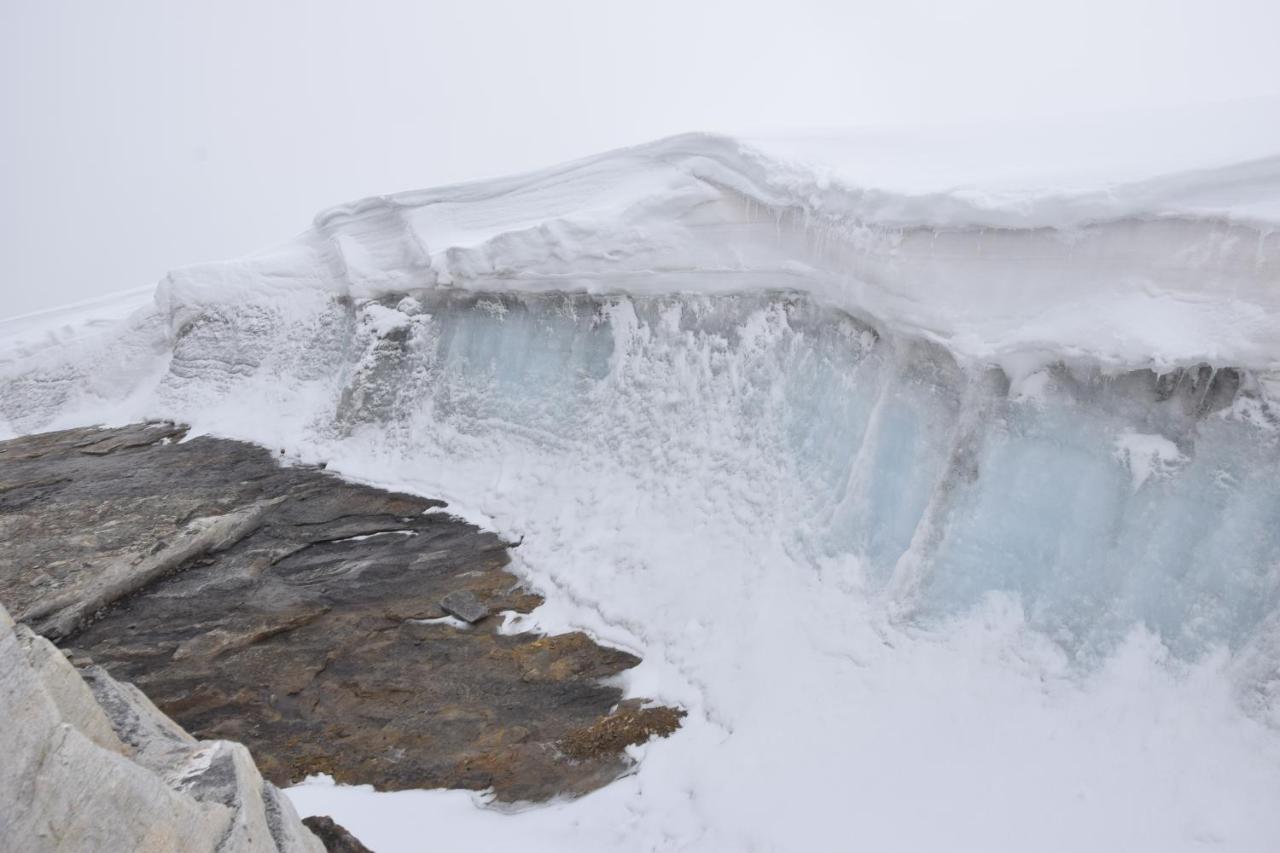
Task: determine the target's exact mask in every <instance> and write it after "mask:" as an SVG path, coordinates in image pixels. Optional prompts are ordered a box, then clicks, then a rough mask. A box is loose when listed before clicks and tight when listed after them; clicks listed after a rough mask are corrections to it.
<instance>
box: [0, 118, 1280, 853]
mask: <svg viewBox="0 0 1280 853" xmlns="http://www.w3.org/2000/svg"><path fill="white" fill-rule="evenodd" d="M1277 106H1280V105H1277V104H1276V102H1274V101H1264V102H1256V101H1255V102H1245V103H1241V104H1235V105H1229V106H1226V107H1221V108H1216V109H1215V110H1213V111H1210V113H1209V114H1208V116H1207V117H1202V118H1201V119H1200V120H1197V121H1192V120H1191V119H1189V118H1187V117H1186V116H1174V117H1167V116H1166V117H1163V118H1159V119H1153V118H1150V117H1146V118H1141V119H1139V118H1131V119H1128V120H1124V121H1122V120H1119V119H1116V120H1113V121H1112V122H1111V123H1109V124H1108V123H1105V122H1093V123H1082V124H1076V125H1072V126H1069V127H1065V126H1064V127H1058V128H1038V129H1024V130H1018V131H1013V130H1009V129H994V130H993V129H991V128H987V129H985V130H981V131H980V130H978V129H971V130H947V131H941V130H939V131H930V132H923V131H917V132H915V133H914V134H908V135H902V134H898V135H894V134H889V133H872V132H863V133H856V134H847V135H842V136H840V137H839V138H836V137H832V136H830V135H827V136H822V137H816V136H811V137H806V138H796V137H789V138H786V139H770V140H748V141H744V140H737V139H730V138H725V137H715V136H706V135H691V136H682V137H676V138H673V139H668V140H662V141H659V142H655V143H651V144H649V145H644V146H639V147H636V148H632V149H626V150H622V151H616V152H611V153H608V154H604V155H600V156H599V157H595V158H590V159H588V160H584V161H579V162H575V163H571V164H567V165H564V166H561V167H557V168H553V169H548V170H545V171H542V172H538V173H535V174H531V175H524V176H518V177H514V178H508V179H502V180H496V181H490V182H485V183H482V184H471V185H462V186H455V187H446V188H442V189H438V190H428V191H422V192H415V193H406V194H402V195H397V196H392V197H384V198H376V199H369V200H366V201H363V202H358V203H355V204H352V205H348V206H345V207H342V208H337V209H334V210H331V211H327V212H325V213H322V214H321V215H320V216H318V217H317V219H316V223H315V225H314V227H313V228H312V229H310V230H309V231H307V232H306V233H304V234H303V235H301V236H300V237H299V238H297V239H295V240H293V241H291V242H289V243H286V244H284V245H282V246H281V247H278V248H276V249H273V250H270V251H266V252H263V253H261V254H259V255H255V256H251V257H249V258H245V259H242V260H240V261H234V262H227V263H223V264H211V265H203V266H199V267H191V268H187V269H184V270H179V271H176V272H174V273H172V274H171V275H170V276H169V277H168V278H167V279H166V281H165V282H163V283H162V284H161V286H160V288H159V289H158V290H157V292H156V296H155V300H154V303H153V304H151V305H149V306H145V307H143V308H141V309H139V310H138V311H137V312H135V313H133V314H132V315H130V316H129V317H127V318H124V319H119V320H117V321H115V322H114V323H113V322H109V321H108V320H106V319H104V318H105V317H108V316H109V315H111V314H112V313H117V315H118V310H117V309H115V308H111V307H110V306H105V307H104V306H97V307H96V308H93V307H92V306H91V308H92V310H90V309H81V315H79V316H81V317H83V318H87V319H92V320H93V321H94V322H93V323H82V324H81V325H80V326H79V327H78V331H77V329H76V328H70V329H62V331H60V332H58V333H57V334H56V335H53V336H50V335H49V334H48V333H47V331H43V330H46V329H48V328H58V327H59V323H57V322H53V321H51V320H50V319H49V318H48V317H46V318H44V319H42V320H41V321H40V322H41V323H43V324H44V325H43V326H41V327H39V328H37V327H36V326H35V325H31V324H28V325H27V326H23V324H22V323H17V324H16V325H13V328H12V329H10V331H13V330H17V331H16V332H15V333H14V335H13V336H12V337H9V338H7V339H6V340H5V341H4V342H3V344H0V377H3V385H2V386H0V417H3V419H4V420H3V421H0V424H3V423H6V422H7V424H8V429H9V430H10V431H12V432H27V431H32V430H36V429H45V428H54V427H57V426H60V425H70V424H82V423H86V422H97V421H126V420H132V419H136V418H139V417H145V416H152V417H170V418H177V419H181V420H184V421H187V422H189V423H191V424H193V426H194V427H195V428H196V430H207V431H212V432H218V433H221V434H225V435H229V436H234V437H237V438H245V439H250V440H256V441H260V442H263V443H265V444H268V445H269V446H272V447H276V446H278V447H282V448H286V449H287V450H289V451H290V452H291V453H292V454H293V455H294V456H295V457H297V458H302V459H309V460H318V459H324V460H326V461H327V462H328V463H329V465H330V468H331V469H336V470H338V471H340V472H342V473H344V474H346V475H348V476H352V477H355V478H359V479H364V480H369V481H372V482H376V483H379V484H385V485H389V486H394V487H397V488H410V489H414V490H417V491H421V492H423V493H426V494H429V495H432V496H442V497H445V498H447V499H450V500H451V501H453V502H454V508H455V509H456V510H457V511H459V512H461V513H463V514H465V515H467V516H468V517H470V518H472V519H474V520H478V521H480V522H482V523H485V524H487V525H490V526H492V527H494V528H496V529H498V530H500V531H502V532H503V533H504V534H506V535H508V536H511V537H523V544H522V545H521V546H520V548H519V550H518V555H519V557H518V563H517V568H518V569H519V570H520V571H522V572H523V573H524V574H525V576H526V577H528V578H529V580H530V582H531V583H532V584H533V585H534V586H536V587H537V588H538V589H539V590H541V591H543V592H544V593H545V594H546V595H547V599H548V601H547V604H546V605H545V606H544V607H543V608H541V609H540V610H539V611H537V613H535V614H534V616H533V617H532V618H531V619H530V620H528V623H529V624H530V625H531V626H536V627H540V628H543V629H546V630H560V629H564V628H567V627H581V628H585V629H587V630H589V631H591V632H593V633H594V634H595V635H597V636H598V637H600V638H602V639H603V640H604V641H607V642H612V643H616V644H618V645H621V646H624V647H626V648H629V649H633V650H635V651H636V652H637V653H639V654H641V655H642V656H643V657H644V663H643V664H642V665H641V666H640V667H639V668H638V669H637V670H635V671H634V672H633V673H631V674H630V676H629V682H628V687H629V689H630V690H631V691H632V692H633V693H634V694H635V695H644V696H650V697H653V698H655V699H660V700H664V701H668V702H678V703H681V704H682V705H683V706H684V707H686V708H688V709H689V712H690V713H689V717H688V718H687V721H686V725H685V727H684V728H683V729H682V730H681V731H680V732H679V733H677V734H676V735H675V736H674V737H672V738H670V739H668V740H664V741H659V742H655V743H652V744H649V745H647V746H645V747H642V748H640V749H638V750H637V754H638V755H639V756H640V757H641V761H640V763H639V766H638V769H637V771H636V773H635V774H634V775H632V776H630V777H628V778H626V779H623V780H621V781H619V782H617V783H615V784H613V785H611V786H609V787H607V788H605V789H604V790H602V791H599V792H597V793H595V794H592V795H590V796H588V797H584V798H582V799H580V800H577V801H573V802H566V803H556V804H552V805H548V806H542V807H537V808H530V809H526V810H521V811H518V812H516V813H500V812H497V811H495V810H492V809H486V808H478V807H476V805H475V804H474V802H473V799H472V797H471V795H468V794H463V793H458V792H407V793H400V794H375V793H371V792H369V791H367V790H363V789H358V788H339V787H333V786H330V785H325V784H322V783H315V784H308V785H303V786H300V787H298V788H295V789H294V790H293V791H292V792H291V794H292V796H293V797H294V799H295V801H296V802H297V803H298V805H299V807H300V809H301V810H303V811H304V812H306V811H316V812H323V813H330V814H332V815H333V816H334V817H335V818H336V819H338V820H339V821H340V822H341V823H343V824H345V825H347V826H348V827H349V828H351V829H352V830H353V831H354V832H355V833H356V834H357V835H358V836H360V837H361V838H363V839H364V840H365V841H366V842H367V843H369V844H370V846H372V847H374V848H375V849H378V850H380V851H392V850H418V849H425V848H427V847H439V846H443V845H445V844H449V843H453V842H456V843H466V844H467V845H468V846H470V847H472V848H476V849H527V850H542V849H546V850H571V849H583V850H601V849H620V850H628V849H634V850H710V851H720V850H813V849H819V850H824V849H843V848H844V847H855V846H862V847H867V848H870V849H878V850H1027V849H1035V850H1081V849H1089V850H1135V849H1144V850H1161V851H1167V850H1179V849H1200V848H1202V847H1205V846H1208V847H1217V848H1218V849H1228V850H1270V849H1276V848H1277V847H1278V846H1280V810H1276V809H1275V808H1274V801H1275V793H1276V792H1277V791H1280V736H1278V735H1280V733H1278V732H1277V730H1276V726H1277V725H1278V724H1280V607H1278V606H1277V605H1278V604H1280V526H1277V525H1276V520H1277V518H1278V517H1280V477H1277V474H1280V455H1278V454H1280V447H1278V444H1277V441H1278V440H1280V439H1278V435H1277V425H1278V424H1280V420H1278V419H1277V412H1276V410H1275V403H1274V402H1273V401H1274V400H1275V397H1276V391H1277V389H1280V386H1278V385H1277V384H1276V383H1277V378H1278V377H1280V373H1278V372H1277V371H1280V234H1278V233H1277V232H1276V230H1275V226H1276V225H1277V224H1280V109H1278V108H1277ZM1126 121H1127V124H1128V126H1127V127H1126V126H1125V124H1126ZM1174 130H1178V131H1179V132H1177V133H1175V132H1173V131H1174ZM984 134H985V135H986V137H989V138H984V136H983V135H984ZM1068 167H1070V168H1068ZM123 305H124V303H121V307H123ZM63 325H65V324H63ZM6 328H7V329H8V328H9V327H6ZM23 329H26V330H27V331H25V332H24V331H22V330H23ZM17 332H22V333H21V334H17Z"/></svg>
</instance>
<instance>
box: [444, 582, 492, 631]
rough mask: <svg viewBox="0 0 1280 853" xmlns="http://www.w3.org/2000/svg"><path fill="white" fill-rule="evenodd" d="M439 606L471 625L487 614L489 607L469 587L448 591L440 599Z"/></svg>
mask: <svg viewBox="0 0 1280 853" xmlns="http://www.w3.org/2000/svg"><path fill="white" fill-rule="evenodd" d="M440 606H441V607H442V608H443V609H444V611H445V612H446V613H448V614H450V615H451V616H457V617H458V618H459V619H461V620H462V621H463V622H470V623H471V624H473V625H474V624H475V623H476V622H479V621H480V620H481V619H483V618H484V617H486V616H488V615H489V607H488V606H487V605H486V604H485V603H484V602H483V601H481V600H480V599H478V598H476V594H475V593H474V592H472V591H471V590H469V589H461V590H458V591H457V592H451V593H449V594H448V595H446V596H445V597H444V598H442V599H440Z"/></svg>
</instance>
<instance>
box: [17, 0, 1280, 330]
mask: <svg viewBox="0 0 1280 853" xmlns="http://www.w3.org/2000/svg"><path fill="white" fill-rule="evenodd" d="M1277 33H1280V3H1277V2H1274V0H1218V2H1210V1H1209V0H1205V2H1178V0H1072V2H1057V3H1043V2H1034V0H967V2H944V0H939V2H920V0H906V1H905V2H904V0H893V1H892V2H889V1H888V0H876V2H860V0H859V2H818V0H788V2H779V3H754V2H749V0H736V2H718V0H715V1H714V2H696V0H683V2H668V0H646V1H645V2H627V3H615V2H607V0H594V2H592V1H591V0H585V1H584V2H567V0H554V1H552V0H527V1H526V2H520V0H465V2H462V1H461V0H460V2H422V3H412V2H408V0H394V1H393V2H361V3H354V2H316V0H305V1H304V0H288V2H285V0H254V2H245V1H244V0H219V2H217V3H198V4H197V3H191V2H182V3H176V2H170V0H130V2H118V3H105V2H95V0H82V2H70V1H69V0H30V2H26V0H0V106H3V121H2V122H0V158H2V159H0V163H2V165H0V234H2V236H0V240H2V241H3V246H2V247H0V248H2V249H3V253H4V254H3V257H4V259H5V263H4V264H3V265H2V266H0V276H2V278H0V296H2V297H3V299H2V300H0V317H8V316H13V315H17V314H22V313H26V312H29V311H35V310H39V309H42V308H47V307H52V306H55V305H59V304H63V303H67V302H72V301H77V300H82V299H86V298H91V297H94V296H97V295H101V294H106V293H110V292H112V291H117V290H122V289H127V288H133V287H139V286H143V285H151V284H154V283H155V282H156V281H157V280H158V279H159V278H160V277H161V276H162V275H163V274H164V273H165V271H166V270H168V269H171V268H173V267H176V266H181V265H184V264H188V263H194V262H197V261H205V260H216V259H219V258H225V257H232V256H235V255H238V254H242V253H245V252H248V251H251V250H253V249H255V248H259V247H262V246H265V245H270V244H272V243H276V242H279V241H281V240H284V239H287V238H289V237H290V236H292V235H294V234H295V233H297V232H298V231H301V230H302V229H304V228H305V227H306V226H307V225H308V224H309V222H310V220H311V217H312V216H313V215H314V214H315V212H316V211H318V210H320V209H322V208H324V207H327V206H329V205H332V204H336V203H339V202H343V201H347V200H351V199H355V198H359V197H362V196H367V195H372V194H376V193H383V192H394V191H398V190H406V189H413V188H417V187H423V186H430V185H433V184H440V183H447V182H453V181H458V180H464V179H469V178H476V177H483V176H486V175H494V174H502V173H506V172H511V171H517V170H522V169H527V168H533V167H537V166H541V165H548V164H550V163H554V162H556V161H560V160H564V159H568V158H572V157H577V156H581V155H585V154H590V153H594V152H596V151H599V150H603V149H606V148H612V147H617V146H619V145H626V144H631V143H636V142H642V141H646V140H648V139H652V138H655V137H659V136H663V135H667V134H671V133H678V132H682V131H687V130H718V131H730V132H732V131H752V130H780V129H781V130H786V129H816V128H829V127H838V126H851V125H863V126H865V125H884V124H904V123H905V124H916V123H946V122H952V121H965V122H972V121H980V120H982V119H983V118H986V117H1006V116H1010V115H1017V114H1022V113H1036V114H1062V113H1081V112H1099V111H1104V112H1105V111H1125V110H1130V109H1134V108H1137V107H1149V106H1159V105H1167V104H1180V103H1189V102H1201V101H1210V100H1221V99H1228V98H1240V97H1250V96H1256V95H1266V94H1275V93H1277V92H1280V50H1277V49H1276V41H1275V40H1276V36H1277Z"/></svg>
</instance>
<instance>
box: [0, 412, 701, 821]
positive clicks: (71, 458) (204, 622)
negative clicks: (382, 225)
mask: <svg viewBox="0 0 1280 853" xmlns="http://www.w3.org/2000/svg"><path fill="white" fill-rule="evenodd" d="M182 435H183V431H182V430H181V429H180V428H176V427H173V426H171V425H155V424H153V425H147V426H133V427H126V428H123V429H113V430H96V429H76V430H68V431H64V432H58V433H48V434H44V435H35V436H27V437H23V438H19V439H14V440H12V441H9V442H5V443H3V444H0V536H3V538H4V540H5V541H6V542H7V543H8V546H7V547H6V549H5V551H4V552H3V554H0V602H3V603H4V604H5V605H6V606H8V607H9V608H10V609H11V610H13V612H14V614H15V615H16V616H19V618H21V619H23V620H25V621H28V622H29V623H30V624H31V625H32V626H33V627H34V628H36V629H37V630H39V631H41V632H43V633H45V634H47V635H48V636H50V637H52V638H56V639H57V640H58V641H59V642H60V643H61V644H62V645H64V646H65V647H67V648H69V649H71V650H72V651H73V654H79V655H82V656H85V657H88V658H92V660H93V661H94V662H96V663H97V664H100V665H101V666H102V667H103V668H104V669H105V670H106V671H108V672H110V673H111V675H112V676H114V677H116V678H120V679H125V680H128V681H131V682H133V683H134V684H136V685H137V686H138V687H139V688H141V690H142V691H143V692H145V693H146V695H147V696H148V697H150V698H151V699H152V700H153V701H155V703H156V704H157V705H158V706H159V707H160V708H161V709H162V710H163V711H165V712H166V713H168V714H169V715H170V716H172V717H173V718H174V719H175V720H177V721H178V722H179V723H181V724H182V725H183V726H184V727H185V728H186V729H187V730H189V731H190V732H192V733H193V734H195V735H197V736H199V737H205V738H221V739H227V740H235V741H240V742H243V743H244V744H246V745H247V746H248V747H249V749H250V750H251V751H252V753H253V755H254V756H255V758H256V759H257V762H258V766H259V767H260V768H261V771H262V774H263V775H264V776H265V777H266V778H267V779H269V780H271V781H272V782H274V783H276V784H288V783H290V782H296V781H300V780H301V779H302V778H304V777H305V776H307V775H308V774H312V773H328V774H330V775H332V776H333V777H334V778H335V779H337V780H338V781H341V782H349V783H371V784H373V785H374V786H375V787H377V788H380V789H402V788H430V787H459V788H470V789H477V790H480V789H488V788H492V789H493V791H494V793H495V795H496V796H497V797H498V798H499V799H502V800H507V801H526V800H541V799H546V798H548V797H551V796H556V795H576V794H581V793H584V792H587V791H590V790H592V789H594V788H597V787H599V786H600V785H603V784H606V783H607V782H609V781H610V780H612V779H614V778H616V777H617V776H618V775H619V774H620V773H622V772H624V771H626V769H627V768H628V766H629V763H630V760H629V759H628V758H627V757H626V755H625V753H624V751H623V750H624V748H625V746H627V745H628V744H631V743H637V742H640V741H642V740H646V739H648V738H649V737H651V736H653V735H655V734H657V735H665V734H669V733H670V732H671V731H672V730H673V729H674V728H675V726H676V725H677V724H678V719H679V712H677V711H675V710H673V709H669V708H649V707H644V706H643V705H642V704H641V703H636V702H628V703H622V702H621V700H622V691H621V689H620V688H618V687H616V686H613V685H608V684H605V683H602V679H605V678H607V677H609V676H613V675H616V674H618V673H620V672H622V671H623V670H625V669H627V668H629V667H631V666H634V665H635V664H636V663H638V662H639V660H638V658H636V657H635V656H633V655H631V654H628V653H626V652H624V651H620V650H616V649H609V648H604V647H601V646H599V645H597V644H596V643H595V642H593V641H592V640H591V639H590V638H588V637H587V636H586V635H584V634H578V633H571V634H564V635H557V636H542V635H537V634H532V633H523V634H507V633H503V632H502V631H501V630H500V626H501V625H502V624H503V623H504V620H505V618H506V617H505V615H504V613H505V612H506V611H514V612H516V613H527V612H529V611H530V610H532V609H533V608H534V607H535V606H537V605H538V604H539V603H540V602H541V599H540V598H539V597H538V596H537V595H535V594H533V593H531V592H529V591H528V590H525V589H523V588H522V587H521V586H520V584H519V582H518V580H517V579H516V578H515V577H514V576H513V575H512V574H510V573H509V572H508V571H506V569H505V567H506V566H507V564H508V562H509V556H508V547H509V546H508V544H507V543H505V542H503V541H501V540H500V539H499V538H498V537H497V536H495V535H493V534H491V533H485V532H482V531H481V530H479V529H478V528H476V527H475V526H473V525H470V524H467V523H465V522H463V521H460V520H458V519H456V518H454V517H452V516H450V515H448V514H446V513H444V512H439V511H438V510H439V509H440V508H441V507H442V506H443V505H442V504H441V503H440V502H438V501H431V500H427V499H424V498H419V497H414V496H410V495H405V494H394V493H388V492H385V491H382V490H379V489H375V488H371V487H368V486H364V485H359V484H355V483H348V482H343V481H341V480H339V479H337V478H336V477H333V476H330V475H328V474H325V473H323V472H322V471H320V470H318V469H315V468H303V467H289V466H283V465H280V464H277V461H276V460H275V459H273V458H272V452H271V451H268V450H266V449H264V448H261V447H256V446H253V445H249V444H245V443H242V442H235V441H229V440H223V439H217V438H212V437H207V436H202V437H197V438H193V439H190V440H186V441H180V440H179V439H180V438H181V437H182ZM446 608H447V609H446ZM459 616H461V618H459Z"/></svg>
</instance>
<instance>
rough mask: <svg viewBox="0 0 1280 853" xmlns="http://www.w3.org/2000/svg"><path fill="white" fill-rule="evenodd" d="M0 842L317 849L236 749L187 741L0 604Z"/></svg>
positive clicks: (28, 847) (13, 845)
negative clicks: (81, 670)
mask: <svg viewBox="0 0 1280 853" xmlns="http://www.w3.org/2000/svg"><path fill="white" fill-rule="evenodd" d="M0 720H2V721H3V724H2V725H0V753H2V754H3V756H4V760H3V761H0V846H2V847H4V849H7V850H8V849H12V850H22V851H25V853H43V852H44V851H50V853H52V851H60V853H73V851H74V853H81V851H83V853H90V851H103V853H108V851H111V853H114V851H120V850H130V851H139V853H152V851H154V853H170V851H174V850H183V851H192V853H199V851H210V853H214V851H216V852H217V853H323V851H324V850H325V846H324V845H323V843H322V842H321V841H320V840H319V838H317V837H316V836H315V835H314V834H312V833H311V832H310V831H309V830H308V829H307V828H306V827H304V826H303V824H302V822H301V821H299V819H298V815H297V814H296V813H295V812H294V810H293V807H292V806H291V805H290V804H289V801H288V799H287V798H285V797H284V795H283V794H281V793H280V791H279V790H277V789H276V788H275V786H274V785H271V784H270V783H268V782H264V781H263V779H262V777H261V776H260V775H259V773H258V771H257V770H256V769H255V767H254V765H253V760H252V759H251V758H250V757H249V753H248V751H246V750H245V748H244V747H243V746H241V745H240V744H237V743H230V742H227V741H197V740H196V739H195V738H193V737H191V736H190V735H189V734H187V733H186V732H184V731H182V729H181V728H179V727H178V726H177V725H175V724H174V723H173V721H171V720H169V719H168V718H166V717H165V716H164V715H163V714H162V713H160V711H159V710H157V709H156V707H155V706H154V705H153V704H151V702H149V701H148V700H147V698H146V697H145V696H143V695H142V694H141V693H140V692H138V691H137V690H136V689H134V688H132V687H130V686H129V685H128V684H121V683H119V682H117V681H116V680H115V679H113V678H111V676H110V675H108V674H107V673H106V672H105V671H103V670H102V669H101V668H98V667H92V668H91V670H90V671H89V672H87V673H85V678H83V679H82V678H81V675H80V674H79V673H77V671H76V670H75V668H74V667H73V666H72V665H71V663H70V662H69V661H68V660H67V659H66V657H65V656H64V655H63V653H62V652H60V651H59V650H57V649H56V648H54V646H53V645H52V644H51V643H49V642H48V641H47V640H45V639H44V638H42V637H39V636H37V635H35V634H33V633H32V632H31V631H29V630H28V629H27V628H25V627H24V626H22V625H15V624H14V622H13V620H12V619H11V618H10V616H9V614H8V612H7V611H6V610H5V609H4V608H3V607H0Z"/></svg>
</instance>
